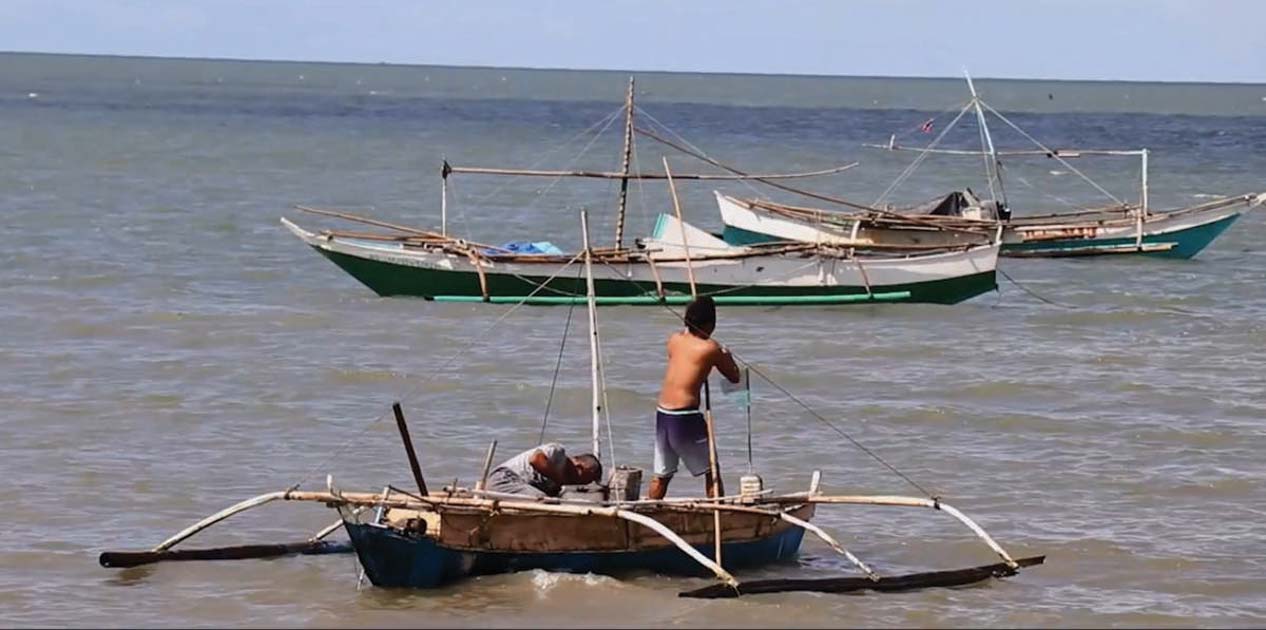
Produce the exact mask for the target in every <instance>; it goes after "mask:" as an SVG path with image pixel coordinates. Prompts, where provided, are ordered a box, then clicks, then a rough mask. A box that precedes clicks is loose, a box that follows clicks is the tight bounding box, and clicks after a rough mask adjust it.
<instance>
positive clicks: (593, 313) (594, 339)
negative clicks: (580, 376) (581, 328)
mask: <svg viewBox="0 0 1266 630" xmlns="http://www.w3.org/2000/svg"><path fill="white" fill-rule="evenodd" d="M580 232H581V237H582V239H583V240H584V247H585V304H586V306H587V307H588V312H589V377H590V393H591V394H592V398H593V403H592V405H591V408H592V410H593V427H592V435H593V456H594V457H597V458H599V459H600V460H601V455H600V454H601V452H602V440H601V439H600V436H601V433H602V392H601V390H600V385H599V377H600V375H599V369H600V368H599V359H598V305H597V301H596V297H597V296H596V291H594V288H593V250H591V249H589V211H587V210H584V209H581V211H580Z"/></svg>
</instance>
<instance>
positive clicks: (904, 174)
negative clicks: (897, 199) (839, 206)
mask: <svg viewBox="0 0 1266 630" xmlns="http://www.w3.org/2000/svg"><path fill="white" fill-rule="evenodd" d="M971 106H972V103H971V101H968V102H967V104H966V105H964V106H963V107H962V109H960V110H958V115H956V116H954V119H953V120H951V121H950V122H949V124H948V125H945V128H944V129H942V130H941V133H939V134H937V135H936V138H935V139H933V140H932V142H931V143H929V144H928V145H927V146H926V147H924V148H923V150H922V151H920V152H919V155H917V156H915V158H914V161H913V162H911V163H910V165H909V166H907V167H906V168H905V170H903V171H901V174H900V175H897V178H896V179H894V180H893V181H892V183H891V184H889V185H888V188H886V189H884V192H883V194H881V195H879V197H878V198H876V199H875V201H874V202H872V203H871V204H870V205H872V206H878V205H879V204H880V203H882V202H883V201H884V200H885V199H887V198H888V195H890V194H892V192H893V191H894V190H896V189H897V187H899V186H901V184H904V183H905V181H906V180H907V179H909V177H910V176H911V175H913V174H914V172H915V171H916V170H918V168H919V166H920V165H921V164H923V161H924V160H926V159H927V157H928V156H929V155H931V153H930V151H931V150H932V149H935V148H936V145H938V144H940V143H941V140H943V139H944V138H945V135H946V134H948V133H949V132H950V130H951V129H953V128H954V125H957V124H958V121H959V120H962V118H963V116H964V115H966V114H967V110H968V109H969V108H971Z"/></svg>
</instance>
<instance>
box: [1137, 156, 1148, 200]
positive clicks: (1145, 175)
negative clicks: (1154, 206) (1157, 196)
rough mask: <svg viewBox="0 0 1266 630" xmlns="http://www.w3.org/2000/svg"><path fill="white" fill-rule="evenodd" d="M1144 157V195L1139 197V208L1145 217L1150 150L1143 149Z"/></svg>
mask: <svg viewBox="0 0 1266 630" xmlns="http://www.w3.org/2000/svg"><path fill="white" fill-rule="evenodd" d="M1139 154H1140V155H1142V156H1143V169H1142V170H1143V187H1142V193H1141V194H1140V195H1139V206H1140V207H1141V209H1142V212H1143V216H1147V154H1148V150H1147V149H1143V150H1142V151H1140V152H1139Z"/></svg>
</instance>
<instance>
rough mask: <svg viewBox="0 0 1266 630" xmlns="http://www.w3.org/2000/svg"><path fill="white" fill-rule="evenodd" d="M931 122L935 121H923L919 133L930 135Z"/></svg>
mask: <svg viewBox="0 0 1266 630" xmlns="http://www.w3.org/2000/svg"><path fill="white" fill-rule="evenodd" d="M933 120H935V119H933V118H929V119H927V120H925V121H923V124H922V125H919V131H922V132H923V133H932V121H933Z"/></svg>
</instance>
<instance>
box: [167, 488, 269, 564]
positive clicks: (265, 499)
mask: <svg viewBox="0 0 1266 630" xmlns="http://www.w3.org/2000/svg"><path fill="white" fill-rule="evenodd" d="M285 497H286V493H285V492H269V493H267V494H261V495H259V496H257V497H252V498H250V499H247V500H245V501H242V502H240V503H235V504H233V505H230V506H229V507H227V508H224V509H223V510H220V511H219V512H216V513H215V514H212V515H211V516H208V517H206V518H204V519H202V520H200V521H198V522H197V523H194V524H193V525H190V526H189V527H186V528H185V529H182V530H180V531H179V532H177V533H176V534H175V535H174V536H172V537H171V538H168V539H167V540H164V541H163V542H161V543H158V544H157V545H155V546H154V548H153V549H150V551H166V550H167V549H170V548H172V547H174V546H176V544H177V543H179V542H181V541H183V540H185V539H187V538H189V537H190V536H193V535H194V534H196V533H198V532H200V531H202V530H204V529H206V528H208V527H210V526H212V525H215V524H216V523H219V522H220V521H222V520H224V519H226V518H228V517H230V516H233V515H234V514H240V513H242V512H245V511H246V510H249V509H251V508H255V507H259V506H261V505H264V504H265V503H269V502H272V501H276V500H278V499H284V498H285Z"/></svg>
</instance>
